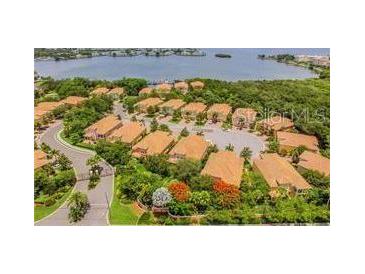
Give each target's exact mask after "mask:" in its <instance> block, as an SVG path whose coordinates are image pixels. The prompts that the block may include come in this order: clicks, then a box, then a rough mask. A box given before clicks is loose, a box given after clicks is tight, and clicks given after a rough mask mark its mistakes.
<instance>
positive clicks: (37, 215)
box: [34, 188, 72, 222]
mask: <svg viewBox="0 0 365 274" xmlns="http://www.w3.org/2000/svg"><path fill="white" fill-rule="evenodd" d="M71 192H72V188H71V189H70V190H69V191H67V192H66V193H65V195H63V197H62V198H61V199H59V200H58V201H57V202H56V203H55V204H54V205H52V206H35V207H34V221H35V222H36V221H38V220H40V219H42V218H44V217H46V216H48V215H49V214H51V213H53V212H54V211H56V209H58V208H59V207H60V206H61V205H62V204H63V203H64V202H65V201H66V200H67V198H68V197H69V196H70V194H71Z"/></svg>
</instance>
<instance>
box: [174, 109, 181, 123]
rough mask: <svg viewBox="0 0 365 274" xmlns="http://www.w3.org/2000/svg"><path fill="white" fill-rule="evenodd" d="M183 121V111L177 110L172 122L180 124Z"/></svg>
mask: <svg viewBox="0 0 365 274" xmlns="http://www.w3.org/2000/svg"><path fill="white" fill-rule="evenodd" d="M180 120H181V110H179V109H178V110H175V111H174V113H173V115H172V121H173V122H179V121H180Z"/></svg>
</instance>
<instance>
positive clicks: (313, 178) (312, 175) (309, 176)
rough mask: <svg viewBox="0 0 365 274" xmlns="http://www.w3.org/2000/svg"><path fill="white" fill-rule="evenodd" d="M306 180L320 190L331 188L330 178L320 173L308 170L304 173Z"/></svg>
mask: <svg viewBox="0 0 365 274" xmlns="http://www.w3.org/2000/svg"><path fill="white" fill-rule="evenodd" d="M303 177H304V179H306V180H307V181H308V182H309V183H310V184H311V185H313V186H315V187H319V188H329V187H330V178H329V177H326V176H325V175H323V174H320V173H319V172H318V171H313V170H308V171H306V172H304V173H303Z"/></svg>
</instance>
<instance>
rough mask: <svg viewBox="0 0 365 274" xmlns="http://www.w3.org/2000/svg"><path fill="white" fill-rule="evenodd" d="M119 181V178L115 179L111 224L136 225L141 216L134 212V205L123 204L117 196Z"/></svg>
mask: <svg viewBox="0 0 365 274" xmlns="http://www.w3.org/2000/svg"><path fill="white" fill-rule="evenodd" d="M117 181H118V180H117V178H115V182H114V194H113V201H112V205H111V207H110V216H109V222H110V224H111V225H136V224H137V221H138V219H139V216H138V215H137V214H136V212H135V211H134V209H133V207H132V204H126V203H122V202H121V201H120V200H119V199H118V197H117V195H116V192H117Z"/></svg>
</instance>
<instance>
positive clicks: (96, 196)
mask: <svg viewBox="0 0 365 274" xmlns="http://www.w3.org/2000/svg"><path fill="white" fill-rule="evenodd" d="M62 128H63V125H62V122H57V123H56V124H54V125H52V126H51V127H50V128H48V129H47V130H46V131H45V133H44V134H43V135H42V136H41V138H40V142H41V143H42V142H43V143H46V144H47V145H49V146H50V147H51V148H53V149H57V150H59V151H61V152H62V153H63V154H65V155H66V156H67V157H68V158H69V159H70V160H71V161H72V165H73V167H74V168H75V171H76V176H77V175H78V174H84V173H88V172H89V167H88V166H86V161H87V159H88V158H90V157H91V156H93V155H94V153H93V152H91V151H86V150H80V149H77V148H75V147H73V146H71V145H68V144H65V143H64V142H61V141H60V140H58V138H57V134H58V133H59V132H60V131H61V130H62ZM101 166H102V167H103V168H110V167H108V166H107V164H106V163H105V162H103V163H101ZM113 178H114V176H113V175H112V176H107V177H102V178H101V180H100V182H99V183H98V184H97V186H96V187H95V188H94V189H91V190H88V180H85V181H78V182H77V183H76V185H75V190H78V191H81V192H83V193H86V194H87V196H88V198H89V202H90V205H91V207H90V209H89V211H88V212H87V214H86V215H85V217H84V218H83V219H82V220H81V221H80V222H77V223H72V224H70V223H69V221H68V216H67V215H68V208H67V206H66V204H64V205H62V206H61V207H60V208H59V209H57V210H56V211H55V212H54V213H53V214H51V215H49V216H47V217H45V218H43V219H42V220H40V221H38V222H36V223H35V225H45V226H47V225H49V226H51V225H84V226H87V225H108V202H107V201H109V203H110V202H111V199H112V193H113Z"/></svg>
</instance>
